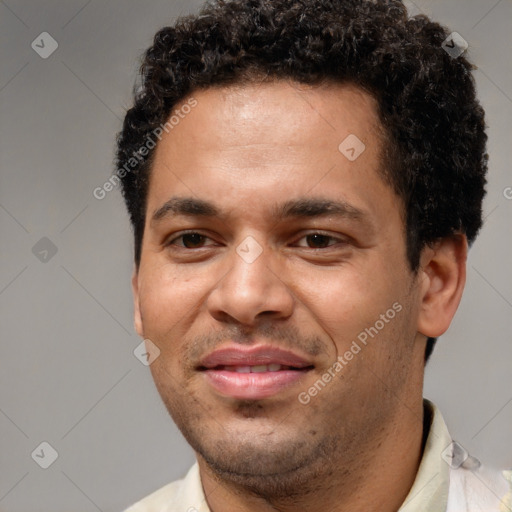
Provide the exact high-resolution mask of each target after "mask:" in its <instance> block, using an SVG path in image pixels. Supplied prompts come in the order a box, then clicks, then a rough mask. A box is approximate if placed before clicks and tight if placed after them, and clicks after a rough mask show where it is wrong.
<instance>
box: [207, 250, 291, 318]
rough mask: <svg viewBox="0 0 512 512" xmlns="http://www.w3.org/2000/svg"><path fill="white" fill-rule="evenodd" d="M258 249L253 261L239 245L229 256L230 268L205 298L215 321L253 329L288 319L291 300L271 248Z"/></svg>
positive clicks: (289, 292)
mask: <svg viewBox="0 0 512 512" xmlns="http://www.w3.org/2000/svg"><path fill="white" fill-rule="evenodd" d="M253 244H254V242H253ZM246 247H248V246H246ZM259 247H260V248H261V250H262V252H261V254H259V256H257V257H256V259H254V260H253V258H252V257H249V258H248V257H246V256H245V254H244V253H243V252H242V251H243V248H244V247H243V244H240V246H238V249H239V252H237V251H235V250H233V251H232V253H230V254H229V258H230V262H229V265H230V268H229V270H228V271H227V273H226V274H225V275H224V276H223V277H222V278H221V279H220V281H219V282H217V284H216V287H215V288H214V290H213V291H212V292H211V293H210V295H209V297H208V299H207V307H208V310H209V312H210V314H211V315H212V316H213V317H214V318H215V319H216V320H218V321H220V322H224V323H226V322H228V323H238V324H243V325H245V326H254V325H256V324H258V323H259V322H261V321H263V320H278V319H285V318H288V317H290V316H291V314H292V312H293V307H294V297H293V294H292V292H291V290H290V289H289V287H288V286H287V285H286V284H285V282H284V280H283V276H282V272H280V271H279V268H278V265H277V260H278V259H277V258H276V255H275V254H273V251H272V249H271V248H265V249H263V247H262V246H259ZM240 249H241V250H240ZM253 249H254V247H251V250H253Z"/></svg>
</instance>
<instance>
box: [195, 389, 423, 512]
mask: <svg viewBox="0 0 512 512" xmlns="http://www.w3.org/2000/svg"><path fill="white" fill-rule="evenodd" d="M429 426H430V418H428V417H426V416H425V417H424V411H423V403H422V399H421V395H420V399H419V400H418V398H417V397H416V399H415V401H414V403H412V402H411V403H407V404H400V405H399V406H398V407H397V411H396V414H395V415H394V416H393V417H392V418H391V420H390V421H389V422H388V423H387V425H385V426H384V425H383V428H382V431H381V432H380V434H379V436H376V437H375V438H373V439H372V440H371V444H370V445H368V446H367V447H365V448H364V450H362V451H361V450H359V451H358V452H357V457H354V458H353V459H352V460H350V461H348V460H347V459H346V458H343V460H341V458H340V459H333V462H332V463H330V464H328V463H326V464H325V467H324V470H323V471H321V472H318V471H316V472H315V473H314V477H312V478H311V480H310V485H309V486H308V488H307V489H303V488H301V489H298V490H297V493H296V494H295V495H294V496H293V498H286V499H282V498H279V499H277V500H273V499H272V498H269V497H262V496H259V495H258V494H257V493H256V492H254V491H251V490H250V489H248V488H247V487H244V486H243V485H240V484H239V483H237V484H235V483H233V482H231V481H229V479H226V478H224V477H219V476H218V475H216V474H215V473H214V472H213V471H212V469H211V468H210V467H209V466H208V465H207V464H206V462H205V461H204V459H202V458H201V457H200V456H198V463H199V468H200V473H201V481H202V484H203V488H204V491H205V496H206V497H207V501H208V505H209V507H210V510H211V511H212V512H218V511H223V510H237V511H240V512H249V511H250V512H277V511H279V512H289V511H290V512H291V511H294V512H306V511H314V510H331V511H332V512H341V511H346V510H350V511H351V512H363V511H364V512H366V511H367V510H379V511H380V512H396V511H397V510H398V509H399V508H400V506H401V505H402V503H403V502H404V501H405V498H406V497H407V495H408V493H409V491H410V489H411V487H412V485H413V483H414V480H415V477H416V473H417V471H418V467H419V464H420V461H421V457H422V454H423V449H424V446H425V441H426V437H427V434H428V429H429ZM343 456H345V454H343ZM312 473H313V472H312ZM276 478H277V477H276Z"/></svg>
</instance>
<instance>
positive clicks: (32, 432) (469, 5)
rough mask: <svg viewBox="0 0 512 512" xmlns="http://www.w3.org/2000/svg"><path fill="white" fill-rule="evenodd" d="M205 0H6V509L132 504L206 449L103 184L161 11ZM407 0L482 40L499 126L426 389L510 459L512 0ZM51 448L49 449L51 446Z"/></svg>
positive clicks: (164, 19) (112, 197)
mask: <svg viewBox="0 0 512 512" xmlns="http://www.w3.org/2000/svg"><path fill="white" fill-rule="evenodd" d="M200 3H201V2H200V1H198V0H196V1H193V2H186V1H176V0H174V1H168V0H167V1H164V0H152V1H150V2H143V1H137V0H125V1H120V0H110V1H103V2H100V1H99V0H89V1H87V0H69V1H67V2H62V1H57V0H54V1H45V2H35V1H32V2H31V1H23V0H6V1H0V34H1V38H2V39H1V44H0V59H1V69H2V72H1V77H0V101H1V106H0V116H1V125H0V152H1V153H0V154H1V156H0V158H1V160H0V162H1V169H2V176H1V190H0V228H1V236H2V238H1V239H2V246H1V248H2V268H1V273H0V308H1V312H2V324H1V348H0V350H1V353H0V364H1V373H0V431H1V446H0V511H1V512H6V511H8V512H29V511H30V512H33V511H42V512H50V511H51V512H64V511H67V512H69V511H70V510H73V511H77V512H79V511H84V512H86V511H96V510H101V511H104V512H107V511H116V510H117V511H119V510H121V509H122V508H124V507H125V506H127V505H129V504H130V503H132V502H134V501H135V500H136V499H138V498H140V497H142V496H143V495H145V494H147V493H149V492H150V491H152V490H154V489H156V488H158V487H160V486H161V485H164V484H165V483H167V482H169V481H171V480H173V479H175V478H177V477H179V476H181V475H182V474H183V472H184V471H185V470H186V469H187V468H188V467H189V466H190V465H191V463H192V462H193V454H192V452H191V450H190V448H189V447H188V446H187V445H186V443H185V442H184V441H183V439H182V438H181V436H180V434H179V433H178V432H177V429H176V428H175V426H174V424H173V423H172V421H171V420H170V418H169V417H168V415H167V413H166V411H165V409H164V407H163V405H162V404H161V402H160V399H159V397H158V395H157V392H156V390H155V389H154V387H153V383H152V380H151V377H150V373H149V369H148V368H147V367H145V366H144V365H143V364H141V363H140V362H139V361H138V360H137V359H136V358H135V357H134V355H133V350H134V349H135V347H137V345H138V344H139V342H140V340H139V339H138V338H137V336H136V335H135V333H134V331H133V328H132V305H131V291H130V285H129V281H130V275H131V271H132V247H131V235H130V230H129V225H128V220H127V216H126V214H125V211H124V207H123V204H122V201H121V196H120V194H119V191H117V190H116V191H113V192H111V193H109V194H108V195H107V197H105V199H103V200H101V201H100V200H97V199H95V198H94V197H93V195H92V191H93V189H94V188H95V187H98V186H101V185H102V184H103V183H104V182H105V180H106V179H107V178H108V176H109V174H110V172H111V171H112V170H113V167H112V160H113V148H114V135H115V133H116V132H117V131H118V130H119V129H120V126H121V120H122V117H123V114H124V111H125V109H126V108H127V106H128V105H129V102H130V93H131V89H132V84H133V81H134V78H135V74H136V69H137V66H138V58H139V56H140V55H141V53H142V52H143V50H144V49H145V48H146V47H147V46H148V45H149V44H150V43H151V39H152V36H153V35H154V33H155V31H156V30H157V29H158V28H160V27H161V26H163V25H165V24H169V23H171V22H172V20H173V19H174V18H175V17H176V16H177V15H180V14H184V13H187V12H192V11H195V10H196V9H197V7H198V6H199V5H200ZM407 3H408V5H409V6H410V10H411V13H412V14H416V13H418V12H420V11H422V12H425V13H426V14H428V15H431V16H433V18H434V19H436V20H440V21H442V22H443V23H445V24H447V25H448V26H450V27H451V29H452V30H454V31H457V32H459V33H460V34H461V35H462V36H463V37H464V39H466V40H467V41H468V43H469V45H470V55H471V56H472V58H473V60H474V61H475V62H477V63H478V65H479V70H477V71H476V72H475V77H476V80H477V84H478V90H479V95H480V98H481V101H482V103H483V105H484V108H485V109H486V111H487V119H488V124H489V136H490V140H489V146H488V148H489V153H490V176H489V187H488V191H489V192H488V195H487V198H486V201H485V216H486V221H485V227H484V229H483V231H482V233H481V235H480V237H479V239H478V240H477V242H476V243H475V245H474V247H473V248H472V250H471V252H470V258H469V263H468V283H467V289H466V293H465V296H464V299H463V301H462V304H461V306H460V309H459V311H458V313H457V316H456V318H455V320H454V322H453V325H452V327H451V329H450V331H449V333H448V334H446V335H445V336H443V337H442V339H441V340H440V342H439V344H438V347H437V349H436V351H435V352H434V355H433V358H432V361H431V362H430V363H429V365H428V367H427V375H426V383H425V396H427V397H429V398H430V399H432V400H433V401H434V402H435V403H437V405H438V406H439V407H440V408H441V410H442V412H443V414H444V416H445V419H446V420H447V423H448V426H449V428H450V431H451V433H452V435H453V437H454V438H455V439H457V440H458V441H459V442H460V443H462V444H463V445H464V446H465V447H466V448H467V449H468V450H469V451H470V452H473V453H474V454H475V455H477V456H478V457H480V458H481V459H482V460H483V461H484V462H486V463H488V464H490V465H494V466H497V467H507V466H511V465H512V446H511V442H510V439H511V433H512V336H511V332H512V315H511V313H512V279H511V277H512V276H511V266H510V262H511V261H512V242H511V232H512V229H511V228H512V215H511V213H512V200H511V199H507V197H506V196H507V195H508V197H511V196H512V189H508V188H507V187H512V173H511V170H510V162H511V156H512V155H511V144H510V119H511V118H510V115H511V113H512V100H511V97H512V76H511V67H510V50H511V46H512V39H511V32H512V31H511V28H512V27H511V25H510V20H512V2H511V1H510V0H501V1H494V0H493V1H485V0H471V1H468V0H449V1H441V0H439V1H437V0H436V1H427V0H424V1H422V0H415V2H414V3H412V2H407ZM43 31H47V32H49V33H50V34H51V36H52V37H53V38H54V39H55V40H56V41H57V42H58V45H59V46H58V49H57V50H56V51H55V52H54V53H53V54H52V55H51V56H50V57H49V58H47V59H43V58H41V57H40V56H39V55H38V54H37V53H36V52H35V51H34V50H33V49H32V48H31V43H32V41H34V40H35V41H36V42H38V41H40V38H38V36H39V34H40V33H42V32H43ZM39 44H40V45H41V43H39ZM45 48H46V49H48V48H49V45H48V40H47V42H46V44H45ZM507 191H508V192H509V193H507ZM43 237H47V238H48V239H49V240H51V243H50V242H48V241H47V240H43V241H41V242H39V241H40V239H42V238H43ZM38 242H39V245H36V243H38ZM52 244H53V245H52ZM35 245H36V248H35V249H33V247H34V246H35ZM52 248H53V251H55V248H56V249H57V252H56V254H52ZM45 250H47V251H48V253H44V251H45ZM34 253H35V254H34ZM45 258H46V261H44V259H45ZM41 259H43V261H41ZM43 441H46V442H48V443H50V445H51V446H52V447H53V448H54V449H55V450H56V451H57V452H58V458H57V460H56V461H55V462H54V463H53V464H52V465H51V466H50V467H49V468H48V469H46V470H44V469H42V468H41V467H39V465H38V464H36V462H35V461H34V460H33V458H32V457H31V453H32V452H33V451H34V450H35V449H36V448H37V447H38V446H39V445H40V443H41V442H43ZM35 453H36V454H37V453H39V458H38V457H37V455H35V456H34V459H36V460H38V461H39V462H44V460H46V462H48V460H49V459H48V457H49V456H50V452H49V450H48V449H46V451H44V448H43V452H41V451H40V449H39V451H37V450H36V452H35ZM42 453H44V456H43V455H41V454H42Z"/></svg>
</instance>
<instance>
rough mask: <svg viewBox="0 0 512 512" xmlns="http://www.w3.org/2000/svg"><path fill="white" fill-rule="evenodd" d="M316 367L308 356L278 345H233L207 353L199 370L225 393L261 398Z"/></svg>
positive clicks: (212, 386)
mask: <svg viewBox="0 0 512 512" xmlns="http://www.w3.org/2000/svg"><path fill="white" fill-rule="evenodd" d="M313 368H314V365H313V364H312V363H310V362H308V361H307V360H306V359H305V358H303V357H301V356H299V355H297V354H294V353H292V352H289V351H285V350H282V349H279V348H276V347H269V346H257V347H242V346H231V347H227V348H223V349H220V350H216V351H214V352H213V353H211V354H209V355H208V356H206V357H205V358H204V359H203V360H202V361H201V364H200V366H199V367H198V368H197V370H198V371H199V372H201V373H202V374H203V375H204V378H205V380H206V383H207V384H208V385H209V386H210V387H211V388H212V389H213V390H214V391H216V392H217V393H219V394H221V395H222V396H225V397H230V398H235V399H239V400H261V399H264V398H269V397H271V396H274V395H277V394H279V393H281V392H283V391H284V390H286V389H288V388H290V387H291V386H292V385H294V384H297V383H298V382H299V381H301V380H303V379H304V376H305V375H306V374H307V373H309V372H310V371H311V370H313Z"/></svg>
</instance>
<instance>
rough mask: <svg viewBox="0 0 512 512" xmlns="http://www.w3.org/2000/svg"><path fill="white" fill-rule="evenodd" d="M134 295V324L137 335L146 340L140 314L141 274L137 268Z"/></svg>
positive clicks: (133, 277)
mask: <svg viewBox="0 0 512 512" xmlns="http://www.w3.org/2000/svg"><path fill="white" fill-rule="evenodd" d="M132 293H133V323H134V326H135V330H136V331H137V334H138V335H139V336H140V337H141V338H144V329H143V326H142V315H141V312H140V300H139V274H138V271H137V269H136V268H135V269H134V271H133V275H132Z"/></svg>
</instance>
